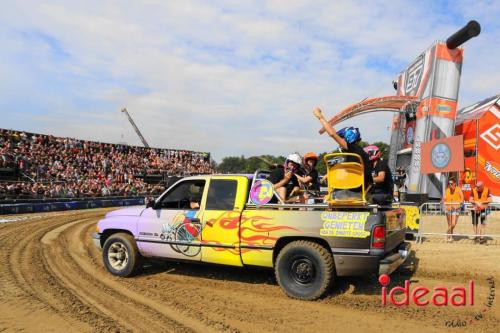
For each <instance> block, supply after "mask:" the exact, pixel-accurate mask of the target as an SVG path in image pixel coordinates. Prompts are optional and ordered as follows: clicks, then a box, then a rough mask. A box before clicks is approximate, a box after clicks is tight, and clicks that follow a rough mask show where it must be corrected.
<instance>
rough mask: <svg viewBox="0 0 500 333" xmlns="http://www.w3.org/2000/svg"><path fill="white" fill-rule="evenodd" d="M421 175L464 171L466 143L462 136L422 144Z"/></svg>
mask: <svg viewBox="0 0 500 333" xmlns="http://www.w3.org/2000/svg"><path fill="white" fill-rule="evenodd" d="M421 147H422V154H421V158H422V160H421V166H420V173H422V174H427V173H438V172H453V171H463V170H464V142H463V137H462V136H461V135H457V136H452V137H449V138H444V139H439V140H432V141H428V142H424V143H422V146H421Z"/></svg>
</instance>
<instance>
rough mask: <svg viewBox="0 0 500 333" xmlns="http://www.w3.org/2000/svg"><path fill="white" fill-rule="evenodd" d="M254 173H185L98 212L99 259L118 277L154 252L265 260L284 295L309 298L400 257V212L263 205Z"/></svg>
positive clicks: (404, 251)
mask: <svg viewBox="0 0 500 333" xmlns="http://www.w3.org/2000/svg"><path fill="white" fill-rule="evenodd" d="M256 178H257V176H245V175H209V176H208V175H207V176H195V177H187V178H183V179H181V180H179V181H178V182H177V183H175V184H174V185H172V186H171V187H170V188H169V189H167V190H166V191H165V192H164V193H163V194H161V195H160V196H159V197H158V198H157V199H156V200H154V201H152V202H150V203H149V204H148V205H147V206H146V207H133V208H125V209H120V210H116V211H113V212H110V213H108V214H106V216H105V218H104V219H102V220H100V221H99V222H98V223H97V232H96V233H95V234H94V235H93V241H94V243H95V245H96V246H97V247H98V248H100V249H102V253H103V261H104V266H105V267H106V269H107V270H108V271H109V272H110V273H111V274H114V275H117V276H124V277H126V276H132V275H134V274H137V273H138V272H140V270H141V268H142V263H143V260H144V258H153V257H154V258H169V259H177V260H191V261H197V262H205V263H215V264H224V265H232V266H241V267H242V266H259V267H268V268H271V269H274V270H275V274H276V279H277V281H278V283H279V285H280V286H281V287H282V289H283V290H284V292H285V293H286V294H287V295H289V296H291V297H294V298H298V299H305V300H312V299H317V298H319V297H321V296H322V295H324V294H325V292H326V291H327V290H328V289H329V288H330V287H331V286H332V284H333V283H334V279H335V277H336V276H355V275H367V274H391V273H392V272H393V271H394V270H396V269H397V268H398V267H399V266H400V265H401V264H402V263H403V262H404V260H405V259H406V257H407V256H408V253H409V251H410V245H409V243H406V242H405V241H404V240H405V229H406V225H405V212H404V210H402V209H398V208H394V209H392V208H390V207H389V208H381V207H377V206H373V205H366V206H356V207H334V208H333V207H331V206H329V205H327V204H307V205H306V204H283V203H277V204H271V203H265V204H262V202H261V200H262V199H263V198H265V197H267V196H269V193H268V192H266V191H267V190H266V188H265V186H263V185H265V183H264V182H260V183H259V182H258V180H257V179H256ZM259 186H260V187H259ZM271 195H272V193H271Z"/></svg>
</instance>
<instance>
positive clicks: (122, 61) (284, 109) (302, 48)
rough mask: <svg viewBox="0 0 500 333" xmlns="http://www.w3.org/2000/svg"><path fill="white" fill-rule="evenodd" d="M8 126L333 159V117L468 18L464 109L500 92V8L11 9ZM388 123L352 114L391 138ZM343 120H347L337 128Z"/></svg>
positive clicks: (386, 86) (429, 4) (61, 5)
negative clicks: (324, 121)
mask: <svg viewBox="0 0 500 333" xmlns="http://www.w3.org/2000/svg"><path fill="white" fill-rule="evenodd" d="M2 7H3V10H2V11H1V12H0V40H2V47H1V48H0V127H3V128H12V129H17V130H26V131H33V132H41V133H51V134H55V135H59V136H71V137H78V138H83V139H92V140H98V141H105V142H123V141H125V142H127V143H129V144H138V145H140V141H139V139H138V138H137V137H136V135H135V133H134V132H133V130H132V128H131V126H130V125H129V124H128V123H127V122H126V120H125V119H124V118H123V116H122V115H121V114H120V112H119V111H120V109H121V108H122V107H127V109H128V110H129V111H130V113H131V114H132V116H133V118H134V119H135V121H136V123H137V125H138V126H139V128H140V129H141V131H142V132H143V134H144V136H145V137H146V139H147V140H148V141H149V143H150V145H152V146H157V147H165V148H180V149H193V150H201V151H210V152H212V153H213V156H214V158H215V159H216V160H217V161H220V159H221V158H222V157H223V156H227V155H241V154H244V155H247V156H250V155H258V154H282V155H284V154H287V153H288V152H290V151H299V152H302V153H304V152H306V151H311V150H312V151H317V152H321V151H326V150H330V149H332V148H334V145H333V144H332V142H331V141H330V139H329V138H328V137H326V136H320V135H318V134H317V130H318V127H319V126H318V123H317V120H316V119H314V118H313V117H312V115H311V110H312V109H313V108H314V107H315V106H320V107H321V108H322V109H323V110H324V113H325V114H326V115H327V116H328V117H329V116H331V115H333V114H334V113H336V112H338V111H339V110H340V109H342V108H343V107H345V106H347V105H349V104H351V103H354V102H357V101H359V100H361V99H363V98H365V97H373V96H380V95H389V94H393V93H394V90H393V89H392V87H391V81H392V79H394V78H395V77H396V76H397V74H398V73H399V72H400V71H401V70H403V69H404V67H405V66H406V65H408V64H409V63H410V62H411V61H412V60H413V59H414V58H415V57H416V56H417V55H418V54H420V53H421V52H422V51H423V50H425V49H426V48H427V47H428V46H429V45H431V44H432V43H433V42H434V41H435V40H437V39H445V38H447V37H448V36H449V35H450V34H452V33H453V32H455V31H456V30H457V29H459V28H460V27H462V26H463V25H464V24H465V23H467V21H469V20H470V19H476V20H477V21H479V22H480V23H481V25H482V32H481V35H480V36H479V37H477V38H475V39H473V40H471V41H469V42H468V43H467V44H466V45H465V56H464V57H465V58H464V65H463V72H462V80H461V85H460V97H459V104H460V106H461V107H463V106H466V105H468V104H471V103H474V102H476V101H478V100H481V99H484V98H486V97H489V96H492V95H494V94H497V93H499V92H500V71H499V70H498V66H499V61H498V58H499V56H498V55H499V54H500V47H499V40H500V38H499V37H500V23H499V20H498V17H499V16H500V2H499V1H496V2H495V1H483V2H481V1H479V2H475V1H453V2H451V1H385V2H383V1H371V2H368V1H345V2H343V1H295V0H289V1H237V2H234V1H133V2H129V3H128V4H125V3H124V2H117V1H109V2H105V3H104V4H103V3H102V2H100V1H99V2H98V1H85V2H82V3H79V4H78V3H76V2H73V1H50V2H42V1H32V2H29V1H22V2H20V1H4V2H3V6H2ZM390 119H391V115H390V114H388V113H387V114H385V113H383V114H372V115H366V116H363V117H360V118H354V119H351V120H349V121H346V122H345V125H356V126H358V127H360V129H361V131H362V133H363V139H365V140H367V141H378V140H383V141H388V140H389V135H390V134H389V132H388V130H387V129H386V127H387V125H389V123H390ZM343 125H344V124H343Z"/></svg>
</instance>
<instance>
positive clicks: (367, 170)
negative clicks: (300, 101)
mask: <svg viewBox="0 0 500 333" xmlns="http://www.w3.org/2000/svg"><path fill="white" fill-rule="evenodd" d="M313 113H314V116H315V117H316V118H318V119H319V121H320V123H321V125H322V126H323V127H324V128H325V130H326V132H327V133H328V135H329V136H330V137H331V138H332V139H333V140H335V141H336V142H337V143H338V144H339V146H340V148H341V150H342V151H344V152H346V153H353V154H357V155H359V156H360V157H361V159H362V160H363V164H364V180H365V190H366V189H368V188H369V187H370V185H371V184H372V183H373V181H372V167H371V163H370V159H369V158H368V155H367V154H366V153H365V151H364V150H363V148H361V146H360V145H358V143H359V142H360V141H361V134H360V133H359V129H357V128H355V127H344V128H342V129H340V130H339V131H335V129H334V128H333V126H332V125H330V123H329V122H328V121H327V120H326V119H325V117H324V116H323V114H322V113H321V109H320V108H316V109H314V111H313ZM347 161H348V162H358V161H357V160H355V159H353V158H350V157H348V159H347Z"/></svg>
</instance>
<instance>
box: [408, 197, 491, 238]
mask: <svg viewBox="0 0 500 333" xmlns="http://www.w3.org/2000/svg"><path fill="white" fill-rule="evenodd" d="M450 210H454V211H455V213H456V214H457V216H458V218H457V219H458V221H459V222H460V228H459V229H462V230H463V229H465V228H466V227H464V226H463V224H464V222H463V221H462V220H463V219H464V218H465V219H467V221H468V224H469V225H470V226H471V227H470V228H471V229H472V223H471V221H472V220H471V219H472V217H471V215H472V211H473V210H474V205H473V204H471V203H469V202H465V203H460V202H450V203H441V202H426V203H424V204H422V205H421V206H420V207H419V212H420V224H419V229H418V233H417V235H416V241H417V243H422V242H423V238H424V237H431V236H435V237H438V236H441V237H448V236H453V237H461V238H464V237H467V238H470V237H472V238H474V237H476V236H481V237H484V238H486V239H488V238H491V239H496V238H497V239H500V203H490V204H488V208H487V210H486V212H485V213H486V214H487V215H486V231H487V232H488V233H485V234H483V235H477V234H474V233H467V232H459V233H453V234H450V233H447V232H446V229H447V221H446V218H445V216H446V213H447V212H448V213H449V212H450ZM439 217H442V219H441V220H439ZM466 223H467V222H466ZM458 225H459V224H458V222H457V226H458ZM439 229H444V230H445V232H440V231H439Z"/></svg>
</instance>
